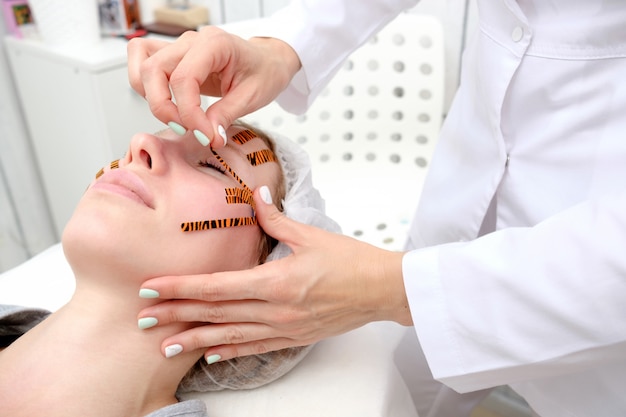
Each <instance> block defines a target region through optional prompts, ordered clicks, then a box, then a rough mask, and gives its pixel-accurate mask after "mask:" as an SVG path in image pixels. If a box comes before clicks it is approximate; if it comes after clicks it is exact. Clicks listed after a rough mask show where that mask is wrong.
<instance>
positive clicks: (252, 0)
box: [0, 0, 475, 271]
mask: <svg viewBox="0 0 626 417" xmlns="http://www.w3.org/2000/svg"><path fill="white" fill-rule="evenodd" d="M288 1H289V0H237V1H233V0H195V1H192V3H194V4H198V5H203V6H206V7H207V8H208V9H209V11H210V18H211V23H213V24H219V23H224V22H234V21H240V20H244V19H248V18H255V17H259V16H267V15H269V14H271V13H272V12H274V11H275V10H277V9H278V8H280V7H282V6H284V5H285V4H286V3H287V2H288ZM474 1H475V0H422V1H421V3H420V4H419V5H418V6H417V7H416V8H415V9H414V10H413V12H415V13H427V14H432V15H435V16H437V17H438V18H439V19H440V20H441V22H442V24H443V26H444V31H445V36H446V74H445V79H446V106H445V108H446V109H447V108H448V106H449V103H450V101H451V99H452V96H453V94H454V91H455V90H456V87H457V84H458V69H459V64H460V57H461V51H462V48H463V45H464V41H465V33H466V32H467V30H466V26H470V27H471V26H473V24H474V22H475V10H474V7H473V3H474ZM166 3H167V2H166V0H140V9H141V15H142V20H143V21H144V23H149V22H151V21H153V20H154V19H153V10H154V8H155V7H159V6H163V5H165V4H166ZM468 5H469V6H468ZM4 33H5V29H4V23H3V22H2V21H0V34H2V35H4ZM13 85H14V83H13V80H12V77H11V74H10V71H9V69H8V63H7V62H6V55H5V51H4V45H3V44H1V43H0V91H2V94H0V271H3V270H6V269H8V268H10V267H12V266H14V265H16V264H18V263H20V262H23V261H24V260H26V259H28V258H29V257H30V256H33V255H34V254H37V253H38V252H40V251H42V250H43V249H45V248H46V247H48V246H49V245H52V244H53V243H55V239H56V238H55V237H54V232H53V229H52V223H51V219H50V216H49V214H48V210H47V206H46V199H45V197H44V195H43V191H42V186H41V182H40V179H39V173H38V172H37V168H36V163H35V161H34V158H33V157H32V150H31V146H30V142H29V141H30V139H29V136H28V131H27V129H26V127H25V124H24V118H23V114H22V112H21V109H20V106H19V100H18V98H17V96H16V92H15V89H14V87H13ZM68 122H71V115H68ZM50 140H54V138H50Z"/></svg>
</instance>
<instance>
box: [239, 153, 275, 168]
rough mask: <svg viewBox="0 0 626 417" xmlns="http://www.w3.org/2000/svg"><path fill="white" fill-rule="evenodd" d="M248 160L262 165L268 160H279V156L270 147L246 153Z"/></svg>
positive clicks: (255, 164)
mask: <svg viewBox="0 0 626 417" xmlns="http://www.w3.org/2000/svg"><path fill="white" fill-rule="evenodd" d="M246 158H248V161H250V164H251V165H252V166H257V165H262V164H265V163H267V162H278V158H276V155H274V152H272V151H270V150H269V149H262V150H260V151H256V152H252V153H249V154H247V155H246Z"/></svg>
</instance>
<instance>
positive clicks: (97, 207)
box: [63, 127, 282, 277]
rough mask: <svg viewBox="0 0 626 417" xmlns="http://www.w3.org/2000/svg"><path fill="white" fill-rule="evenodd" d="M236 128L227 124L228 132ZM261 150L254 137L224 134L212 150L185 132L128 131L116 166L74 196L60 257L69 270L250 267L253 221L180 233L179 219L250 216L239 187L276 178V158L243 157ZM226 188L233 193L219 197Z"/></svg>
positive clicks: (255, 243) (164, 271)
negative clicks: (125, 150)
mask: <svg viewBox="0 0 626 417" xmlns="http://www.w3.org/2000/svg"><path fill="white" fill-rule="evenodd" d="M240 131H243V129H242V128H241V127H231V128H230V129H229V131H228V134H229V136H230V137H231V138H232V136H233V135H235V134H237V133H239V132H240ZM265 149H267V146H266V145H265V143H264V142H263V141H262V140H261V139H259V138H254V139H250V138H249V137H248V138H247V139H246V140H245V141H239V143H238V142H237V141H234V140H232V139H231V140H230V141H229V144H228V145H227V146H226V147H224V148H222V149H220V150H219V151H216V153H217V156H216V155H215V154H214V153H213V151H212V150H211V148H210V147H204V146H202V145H200V144H199V143H198V142H197V141H196V140H195V139H194V138H193V136H191V134H189V133H188V134H186V135H184V136H182V137H181V136H178V135H176V134H174V133H173V132H172V131H171V130H169V129H168V130H166V131H164V132H162V133H159V134H158V135H157V136H155V135H149V134H138V135H135V136H134V137H133V138H132V140H131V144H130V149H129V151H128V153H127V154H126V155H125V156H124V158H122V159H121V160H120V161H119V168H114V169H110V168H109V169H105V171H104V173H103V174H102V175H101V176H99V177H98V178H97V179H96V180H95V181H93V182H92V183H91V185H90V186H89V188H88V189H87V191H86V192H85V194H84V196H83V198H82V199H81V201H80V202H79V204H78V206H77V208H76V210H75V212H74V214H73V216H72V218H71V219H70V221H69V223H68V225H67V227H66V229H65V231H64V234H63V246H64V250H65V252H66V256H67V258H68V260H69V261H70V263H71V264H72V266H73V267H74V269H75V270H76V268H80V267H81V265H82V266H84V267H89V266H90V264H88V263H87V262H91V263H94V262H96V264H97V263H98V262H100V263H105V264H106V265H107V266H111V265H113V266H114V267H121V268H125V269H131V270H133V271H134V272H136V273H139V274H140V275H142V276H144V277H145V276H153V275H155V276H156V275H169V274H193V273H207V272H212V271H220V270H230V269H244V268H248V267H250V266H252V265H255V264H256V262H257V259H258V254H259V241H260V239H261V230H260V228H259V226H257V225H248V226H236V227H221V226H224V224H230V222H229V221H224V222H217V223H214V226H215V227H217V228H210V229H206V230H193V231H183V229H182V228H181V225H185V224H187V225H189V224H196V225H197V224H204V225H207V224H209V223H210V222H206V221H211V220H223V219H226V220H229V219H237V218H254V212H253V209H252V206H251V204H252V201H251V198H250V196H249V193H247V192H245V189H246V187H247V188H248V189H249V190H254V189H255V188H257V187H258V186H260V185H268V186H269V187H270V189H272V190H274V189H275V188H276V184H278V182H279V181H282V179H280V178H281V174H280V168H279V165H278V163H277V162H272V161H270V162H268V163H257V164H254V163H253V162H250V161H249V160H248V158H247V155H248V154H253V155H258V154H257V153H256V152H257V151H261V150H265ZM220 158H221V159H222V161H220ZM228 168H230V169H228ZM236 177H238V178H236ZM227 190H230V194H231V195H232V194H235V196H234V197H232V196H231V197H230V198H227ZM242 190H243V191H242ZM197 222H200V223H197ZM216 224H217V226H216ZM183 227H184V226H183ZM73 255H76V256H73ZM87 259H89V261H87Z"/></svg>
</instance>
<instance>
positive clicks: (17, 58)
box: [5, 38, 164, 236]
mask: <svg viewBox="0 0 626 417" xmlns="http://www.w3.org/2000/svg"><path fill="white" fill-rule="evenodd" d="M5 45H6V50H7V54H8V58H9V62H10V65H11V69H12V71H13V76H14V78H15V82H16V84H17V85H16V86H17V90H18V94H19V96H20V100H21V105H22V107H23V111H24V114H25V117H26V122H27V125H28V129H29V134H30V137H31V140H32V146H33V150H34V152H35V157H36V159H37V162H38V166H39V170H40V175H41V177H42V181H43V184H44V188H45V192H46V197H47V199H48V202H49V206H50V210H51V214H52V218H53V221H54V225H55V227H56V232H57V234H58V236H60V235H61V233H62V231H63V228H64V227H65V224H66V222H67V220H68V219H69V218H70V216H71V214H72V212H73V210H74V207H75V206H76V204H77V202H78V200H79V199H80V197H81V195H82V193H83V192H84V191H85V188H86V187H87V185H88V184H89V182H90V181H91V180H92V179H93V178H94V175H95V174H96V172H97V171H98V170H99V169H100V168H101V167H102V166H104V165H105V164H107V163H109V162H110V161H111V160H113V159H117V158H120V157H121V156H122V155H123V154H124V152H125V151H126V149H127V147H128V143H129V141H130V138H131V137H132V135H133V134H135V133H137V132H155V131H157V130H160V129H162V128H163V127H164V125H163V124H162V123H161V122H160V121H158V120H157V119H156V118H155V117H154V116H152V114H151V113H150V111H149V108H148V105H147V103H146V102H145V101H144V99H143V98H142V97H140V96H139V95H138V94H137V93H135V92H134V91H133V90H132V89H131V87H130V85H129V83H128V75H127V67H126V63H127V59H126V41H124V40H122V39H116V38H115V39H105V40H103V41H102V42H101V43H99V44H97V45H94V46H91V47H86V48H81V49H75V48H74V49H63V48H58V49H52V48H50V47H47V46H45V45H43V44H42V43H40V42H35V41H27V40H18V39H14V38H5Z"/></svg>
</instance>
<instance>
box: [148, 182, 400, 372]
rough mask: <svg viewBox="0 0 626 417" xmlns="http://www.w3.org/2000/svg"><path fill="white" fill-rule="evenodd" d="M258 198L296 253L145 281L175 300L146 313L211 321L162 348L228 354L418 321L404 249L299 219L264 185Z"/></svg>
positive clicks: (215, 356) (263, 219)
mask: <svg viewBox="0 0 626 417" xmlns="http://www.w3.org/2000/svg"><path fill="white" fill-rule="evenodd" d="M254 198H255V202H256V207H257V217H258V220H259V223H260V224H261V226H262V227H263V229H264V230H265V231H266V232H267V233H269V234H270V235H272V236H273V237H275V238H277V239H279V240H281V241H283V242H285V243H287V244H288V245H289V247H290V248H291V249H292V251H293V254H291V255H289V256H287V257H285V258H282V259H279V260H277V261H273V262H268V263H266V264H263V265H260V266H257V267H255V268H253V269H250V270H246V271H237V272H221V273H214V274H206V275H193V276H168V277H159V278H154V279H150V280H148V281H146V282H145V283H144V284H143V285H142V289H143V290H146V289H148V290H153V291H149V292H152V293H153V294H154V295H155V296H157V297H159V298H162V299H166V300H169V301H164V302H162V303H160V304H157V305H154V306H151V307H148V308H146V309H144V310H142V311H141V312H140V313H139V318H143V317H154V318H156V319H157V320H158V325H164V324H168V323H171V322H175V321H176V322H204V323H207V324H206V325H201V326H198V327H194V328H192V329H190V330H187V331H185V332H182V333H180V334H177V335H173V336H171V337H169V338H167V339H166V340H164V341H163V343H162V346H161V350H162V352H166V349H165V348H166V347H167V346H172V345H181V346H182V347H183V351H190V350H194V349H199V348H208V350H207V351H206V353H205V357H207V358H211V361H215V360H226V359H231V358H234V357H237V356H246V355H250V354H259V353H264V352H268V351H273V350H279V349H282V348H287V347H292V346H302V345H308V344H311V343H315V342H317V341H319V340H322V339H324V338H327V337H330V336H335V335H338V334H342V333H345V332H347V331H350V330H353V329H356V328H358V327H360V326H362V325H364V324H366V323H369V322H372V321H380V320H390V321H396V322H398V323H400V324H403V325H411V324H412V319H411V315H410V311H409V307H408V302H407V298H406V294H405V291H404V283H403V279H402V255H403V254H402V253H401V252H390V251H386V250H382V249H379V248H376V247H374V246H371V245H368V244H366V243H363V242H360V241H358V240H356V239H352V238H350V237H347V236H343V235H340V234H334V233H330V232H327V231H324V230H321V229H318V228H315V227H312V226H309V225H303V224H300V223H297V222H295V221H293V220H291V219H289V218H287V217H286V216H284V215H283V214H282V213H280V212H279V211H278V210H277V209H276V207H275V206H274V205H271V204H266V203H264V202H263V201H262V199H261V198H260V196H259V191H258V190H256V191H255V192H254ZM154 291H156V293H154ZM157 294H158V295H157ZM147 331H149V330H147Z"/></svg>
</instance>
